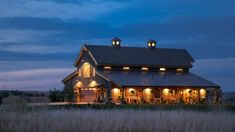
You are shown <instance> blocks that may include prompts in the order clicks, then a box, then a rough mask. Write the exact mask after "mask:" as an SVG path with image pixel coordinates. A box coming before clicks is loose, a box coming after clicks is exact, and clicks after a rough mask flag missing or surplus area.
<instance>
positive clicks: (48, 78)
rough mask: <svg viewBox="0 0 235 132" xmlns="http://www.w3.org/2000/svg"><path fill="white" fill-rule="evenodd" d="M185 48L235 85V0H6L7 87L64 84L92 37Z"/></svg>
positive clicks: (1, 37) (2, 67)
mask: <svg viewBox="0 0 235 132" xmlns="http://www.w3.org/2000/svg"><path fill="white" fill-rule="evenodd" d="M113 37H119V38H121V39H122V45H126V46H140V47H146V41H147V40H148V39H155V40H157V42H158V44H157V47H160V48H185V49H187V50H188V51H189V52H190V53H191V55H192V56H193V57H194V58H195V60H196V62H195V63H194V67H193V68H192V69H191V72H193V73H196V74H198V75H200V76H202V77H204V78H207V79H208V80H210V81H213V82H215V83H216V84H218V85H220V86H221V87H222V90H223V91H235V70H234V67H235V51H234V50H235V1H234V0H1V1H0V89H5V90H15V89H18V90H44V91H46V90H49V89H53V88H55V87H56V88H58V89H62V88H63V84H62V83H61V80H62V79H63V78H64V77H65V76H66V75H68V74H69V73H71V72H72V71H74V69H75V67H73V63H74V61H75V59H76V57H77V55H78V54H79V51H80V48H81V46H82V45H83V44H84V42H86V43H88V44H102V45H111V39H112V38H113Z"/></svg>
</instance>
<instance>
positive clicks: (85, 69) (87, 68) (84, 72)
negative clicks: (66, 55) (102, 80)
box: [81, 62, 91, 78]
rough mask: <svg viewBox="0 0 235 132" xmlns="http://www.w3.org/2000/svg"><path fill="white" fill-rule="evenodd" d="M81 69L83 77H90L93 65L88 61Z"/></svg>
mask: <svg viewBox="0 0 235 132" xmlns="http://www.w3.org/2000/svg"><path fill="white" fill-rule="evenodd" d="M81 71H82V77H83V78H89V77H90V74H91V65H90V64H89V63H88V62H86V63H84V64H83V65H82V67H81Z"/></svg>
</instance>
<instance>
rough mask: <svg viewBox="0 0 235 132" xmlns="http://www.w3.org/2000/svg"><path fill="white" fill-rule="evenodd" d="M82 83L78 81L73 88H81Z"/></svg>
mask: <svg viewBox="0 0 235 132" xmlns="http://www.w3.org/2000/svg"><path fill="white" fill-rule="evenodd" d="M82 85H83V83H82V82H81V81H78V82H77V83H76V84H75V87H78V88H79V87H82Z"/></svg>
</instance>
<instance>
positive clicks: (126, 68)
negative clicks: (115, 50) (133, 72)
mask: <svg viewBox="0 0 235 132" xmlns="http://www.w3.org/2000/svg"><path fill="white" fill-rule="evenodd" d="M122 69H123V70H130V67H128V66H124V67H123V68H122Z"/></svg>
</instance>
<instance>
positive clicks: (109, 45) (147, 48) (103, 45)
mask: <svg viewBox="0 0 235 132" xmlns="http://www.w3.org/2000/svg"><path fill="white" fill-rule="evenodd" d="M84 46H85V47H87V46H88V47H89V46H97V47H113V46H112V45H96V44H84ZM120 48H138V49H149V48H148V47H136V46H126V45H125V46H121V47H120ZM157 49H167V50H187V49H186V48H163V47H161V48H158V47H157V48H156V50H157Z"/></svg>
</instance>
